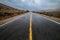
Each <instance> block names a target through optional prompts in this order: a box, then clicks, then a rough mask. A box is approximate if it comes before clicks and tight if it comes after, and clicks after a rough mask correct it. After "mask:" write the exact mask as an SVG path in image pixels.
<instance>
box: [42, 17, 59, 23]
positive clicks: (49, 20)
mask: <svg viewBox="0 0 60 40" xmlns="http://www.w3.org/2000/svg"><path fill="white" fill-rule="evenodd" d="M42 17H44V16H42ZM44 18H45V19H47V20H49V21H52V22H54V23H57V24H60V23H59V22H57V21H54V20H52V19H49V18H47V17H44Z"/></svg>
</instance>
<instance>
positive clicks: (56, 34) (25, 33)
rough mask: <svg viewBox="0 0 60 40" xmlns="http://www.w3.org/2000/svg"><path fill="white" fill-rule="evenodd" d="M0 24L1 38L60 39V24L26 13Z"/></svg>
mask: <svg viewBox="0 0 60 40" xmlns="http://www.w3.org/2000/svg"><path fill="white" fill-rule="evenodd" d="M20 16H21V17H17V18H15V19H16V20H14V21H12V20H10V21H11V22H9V23H6V24H5V25H2V26H0V40H60V24H57V23H55V22H52V21H50V20H48V19H46V18H45V17H43V16H41V15H39V14H36V13H32V12H29V13H26V14H24V15H20Z"/></svg>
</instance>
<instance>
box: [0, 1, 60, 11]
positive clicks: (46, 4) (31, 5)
mask: <svg viewBox="0 0 60 40" xmlns="http://www.w3.org/2000/svg"><path fill="white" fill-rule="evenodd" d="M0 3H3V4H6V5H8V6H11V7H14V8H18V9H26V10H41V9H55V8H60V0H0Z"/></svg>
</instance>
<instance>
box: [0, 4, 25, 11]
mask: <svg viewBox="0 0 60 40" xmlns="http://www.w3.org/2000/svg"><path fill="white" fill-rule="evenodd" d="M0 11H3V12H19V11H24V10H18V9H15V8H12V7H9V6H7V5H4V4H1V3H0Z"/></svg>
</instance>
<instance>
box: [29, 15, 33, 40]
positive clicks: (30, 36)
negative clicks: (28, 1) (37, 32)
mask: <svg viewBox="0 0 60 40" xmlns="http://www.w3.org/2000/svg"><path fill="white" fill-rule="evenodd" d="M29 32H30V33H29V40H32V15H30V29H29Z"/></svg>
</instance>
